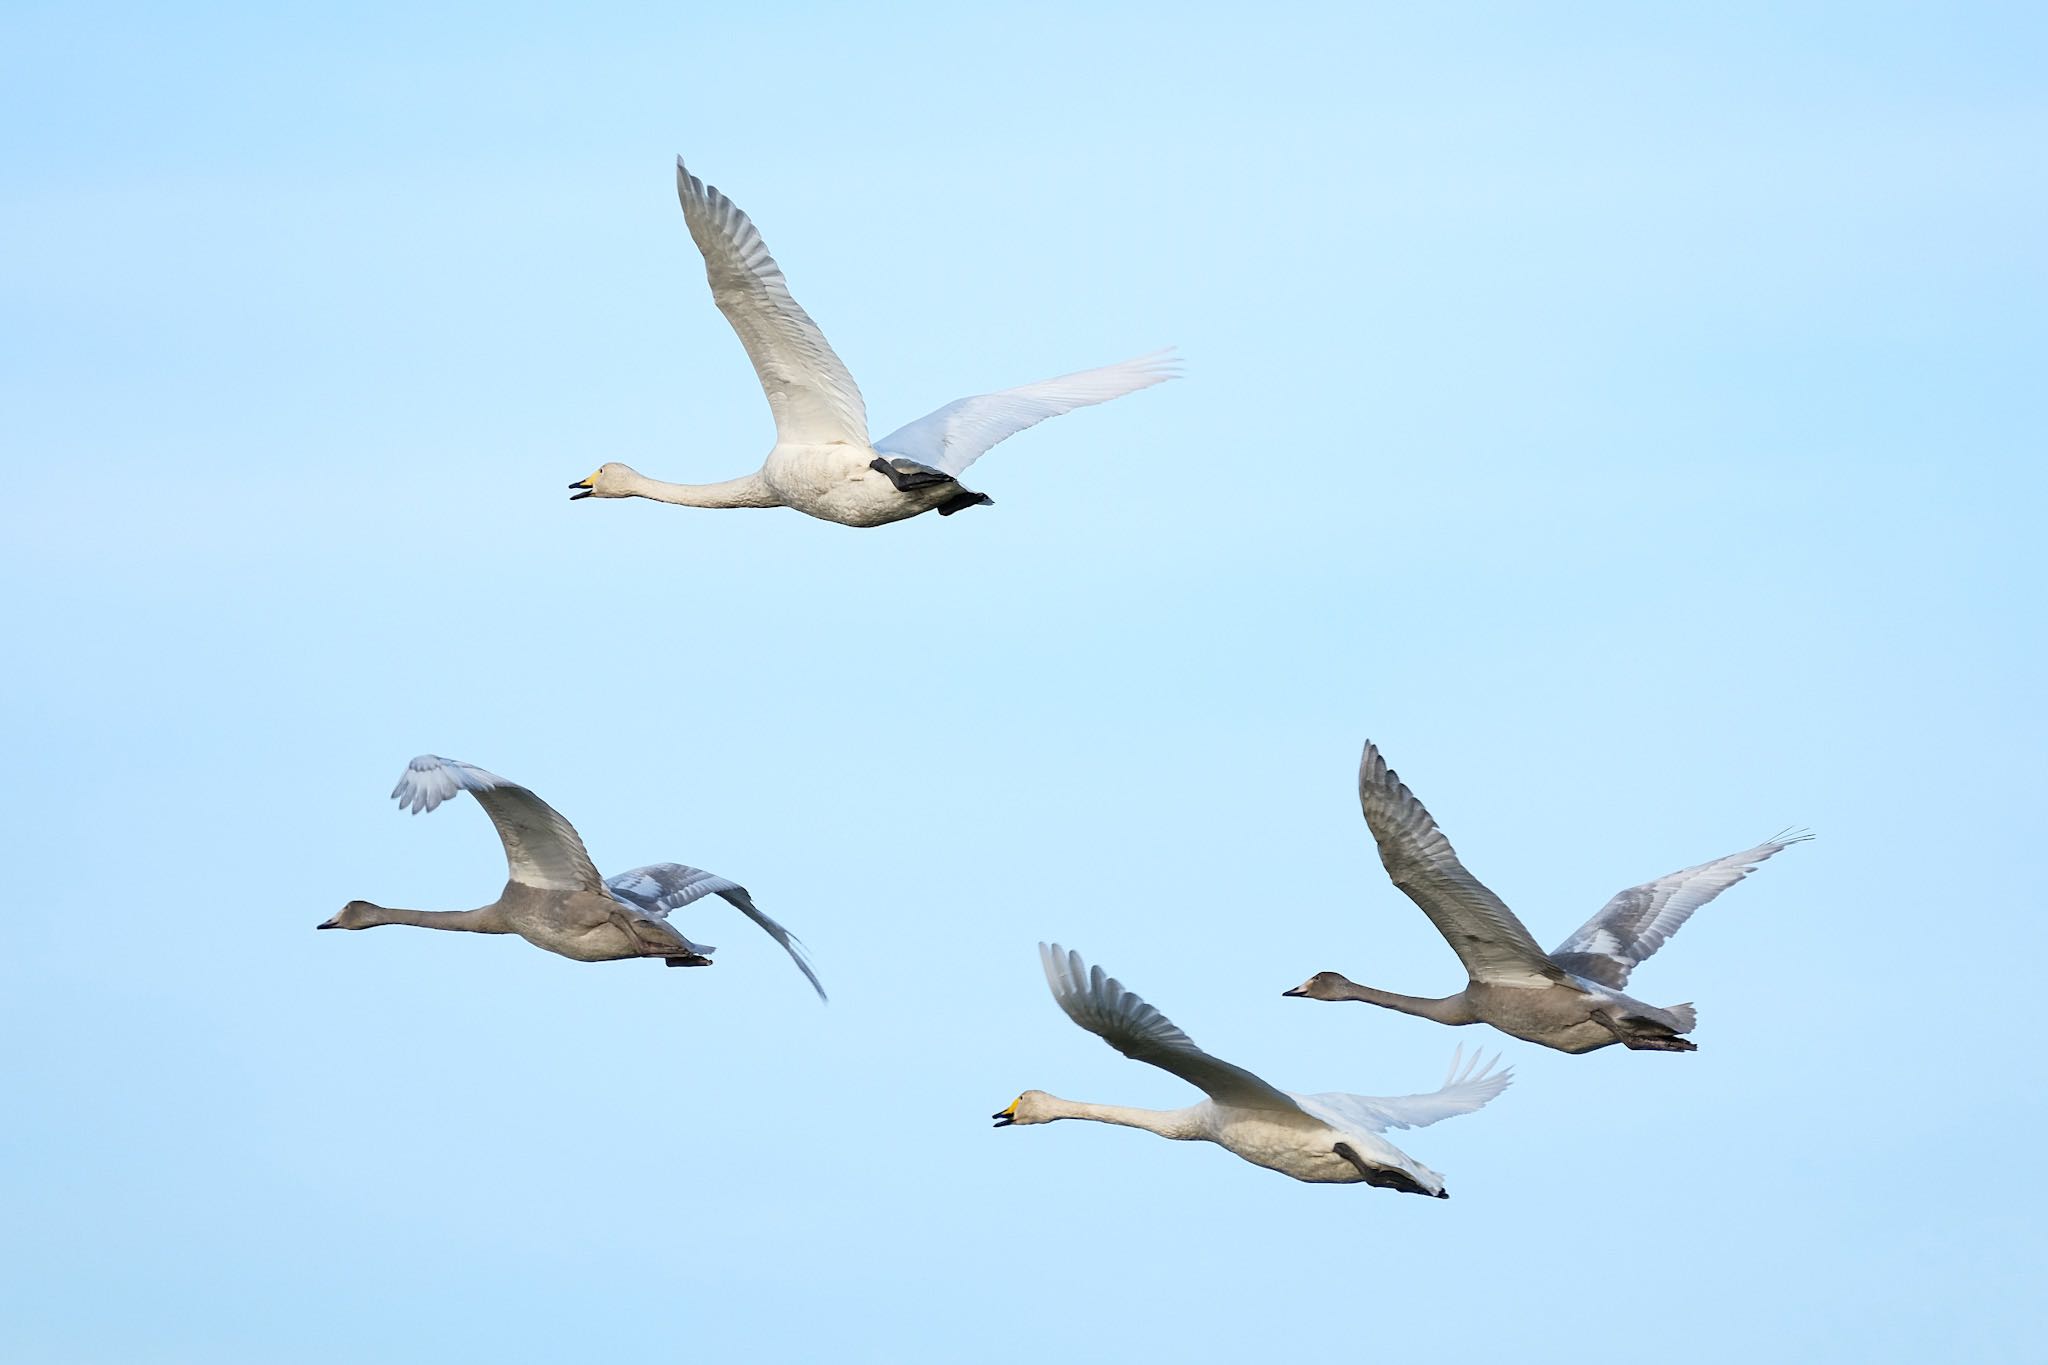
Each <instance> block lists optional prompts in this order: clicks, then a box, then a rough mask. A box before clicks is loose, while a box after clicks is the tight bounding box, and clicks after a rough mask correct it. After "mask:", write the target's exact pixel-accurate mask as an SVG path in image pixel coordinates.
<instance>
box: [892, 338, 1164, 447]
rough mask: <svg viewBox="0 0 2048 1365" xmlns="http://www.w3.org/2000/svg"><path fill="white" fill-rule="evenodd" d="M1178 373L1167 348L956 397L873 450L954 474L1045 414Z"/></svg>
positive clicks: (1088, 403)
mask: <svg viewBox="0 0 2048 1365" xmlns="http://www.w3.org/2000/svg"><path fill="white" fill-rule="evenodd" d="M1179 373H1180V369H1179V363H1178V361H1177V360H1176V358H1175V356H1174V353H1173V351H1172V349H1171V348H1169V349H1167V350H1164V351H1155V352H1153V353H1152V354H1151V355H1144V356H1139V357H1138V358H1137V359H1135V360H1125V361H1121V362H1119V363H1118V364H1115V365H1104V366H1103V367H1102V368H1100V369H1095V370H1082V371H1080V372H1078V373H1076V374H1063V375H1061V376H1060V377H1059V378H1057V379H1041V380H1040V381H1039V382H1037V383H1036V384H1025V385H1023V386H1022V387H1020V388H1015V389H1004V390H1003V391H1002V392H1000V393H983V394H976V395H975V396H974V397H972V398H959V399H955V400H954V401H953V402H951V403H948V404H946V406H944V407H943V408H940V409H939V410H938V411H937V412H931V413H927V414H925V415H924V416H923V417H920V418H918V419H917V420H916V421H915V422H912V423H910V424H909V425H907V426H902V427H898V428H897V429H896V430H895V431H892V432H890V433H889V434H888V435H887V436H884V437H883V438H882V439H881V440H879V441H877V442H875V449H876V450H878V451H881V452H883V453H884V454H889V455H901V456H903V457H904V458H906V459H910V460H915V461H917V462H918V463H919V464H921V465H928V466H930V467H931V468H933V469H936V470H938V471H939V472H940V473H942V474H951V475H953V476H954V477H956V478H957V477H959V475H960V474H961V472H962V471H964V470H965V469H966V468H967V466H969V465H971V464H973V463H974V462H975V461H976V460H978V459H980V458H981V457H982V456H983V455H984V454H986V453H987V452H988V450H989V448H990V447H992V446H994V445H995V444H996V443H997V442H999V441H1002V440H1005V439H1007V438H1008V437H1011V436H1015V435H1016V434H1017V433H1018V432H1020V431H1023V430H1024V429H1025V428H1026V427H1034V426H1037V425H1038V424H1039V423H1040V422H1043V421H1044V420H1045V419H1046V418H1048V417H1058V416H1059V415H1060V414H1061V413H1066V412H1072V411H1073V410H1074V409H1075V408H1085V407H1089V406H1091V405H1093V404H1096V403H1107V402H1108V401H1109V400H1110V399H1112V398H1121V397H1122V396H1123V395H1125V394H1127V393H1135V392H1137V391H1138V390H1139V389H1145V388H1150V387H1151V386H1152V385H1154V384H1161V383H1164V382H1165V381H1167V380H1169V379H1172V378H1173V377H1174V376H1176V375H1178V374H1179Z"/></svg>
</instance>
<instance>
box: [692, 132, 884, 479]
mask: <svg viewBox="0 0 2048 1365" xmlns="http://www.w3.org/2000/svg"><path fill="white" fill-rule="evenodd" d="M676 196H677V197H678V198H679V199H681V200H682V201H683V221H684V222H686V223H688V224H689V226H690V236H691V237H692V238H694V239H695V240H696V243H697V249H698V250H699V251H702V252H703V253H704V273H705V275H706V276H707V277H708V278H709V279H710V281H711V297H712V300H713V301H714V302H715V303H717V304H718V311H719V312H721V313H723V314H725V320H726V321H727V322H730V323H731V324H732V329H733V331H735V332H738V333H739V335H740V344H741V345H742V346H745V347H746V348H747V358H748V359H750V360H752V361H753V362H754V373H755V374H756V375H758V376H760V379H761V388H762V389H763V391H765V392H766V393H767V395H768V407H769V408H770V410H771V411H773V412H774V414H775V435H776V437H777V439H778V440H780V441H782V442H786V443H789V444H794V445H829V444H831V443H832V442H835V441H843V442H846V443H847V444H849V445H854V446H861V447H865V446H866V445H867V443H868V414H867V408H866V406H865V405H864V404H863V403H862V402H861V397H860V388H859V386H858V385H856V384H855V383H854V382H853V376H852V375H851V374H848V373H847V370H846V366H845V364H843V363H842V362H841V361H840V359H839V357H838V355H837V354H835V353H834V352H833V350H832V343H831V342H829V341H827V340H825V334H824V333H823V332H822V331H820V330H819V329H818V324H817V323H815V322H812V321H811V315H810V314H809V313H806V312H805V311H804V310H803V309H802V307H800V306H799V305H798V304H797V301H796V300H795V299H794V298H793V297H791V295H790V292H789V283H788V281H786V280H784V279H783V278H782V268H781V267H780V266H778V265H776V264H775V258H774V257H773V256H770V255H769V254H768V245H767V243H765V242H763V241H762V240H761V234H760V232H758V231H757V230H756V229H755V227H754V224H753V222H752V221H751V220H749V219H748V217H747V215H746V214H744V213H742V212H740V209H739V206H738V205H737V204H735V203H733V202H732V200H730V199H728V198H726V197H725V196H724V195H723V194H720V193H719V192H718V191H717V189H715V188H713V187H712V186H710V185H707V184H705V183H704V182H703V181H701V180H699V179H698V178H697V177H696V176H694V175H691V174H690V172H689V171H688V170H686V169H685V168H684V166H683V159H682V158H681V157H677V158H676Z"/></svg>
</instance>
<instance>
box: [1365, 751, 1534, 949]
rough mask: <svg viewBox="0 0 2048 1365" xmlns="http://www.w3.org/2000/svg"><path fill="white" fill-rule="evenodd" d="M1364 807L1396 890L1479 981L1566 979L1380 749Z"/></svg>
mask: <svg viewBox="0 0 2048 1365" xmlns="http://www.w3.org/2000/svg"><path fill="white" fill-rule="evenodd" d="M1358 803H1359V806H1360V807H1361V809H1363V811H1364V813H1365V822H1366V826H1367V827H1368V828H1369V829H1371V831H1372V836H1373V841H1374V842H1375V843H1377V844H1378V845H1379V850H1380V861H1381V862H1382V863H1383V864H1385V865H1386V869H1387V875H1388V876H1389V877H1391V878H1393V881H1394V885H1396V886H1398V887H1400V888H1401V889H1402V890H1403V891H1405V892H1407V893H1408V897H1409V899H1411V900H1413V901H1414V902H1415V903H1416V905H1418V906H1420V907H1421V909H1422V913H1423V914H1425V915H1428V916H1429V919H1430V922H1431V923H1432V924H1434V925H1436V927H1437V930H1438V932H1440V933H1441V934H1442V935H1443V936H1444V938H1445V939H1446V940H1448V941H1449V943H1450V945H1451V948H1452V949H1453V950H1454V951H1455V952H1456V953H1457V954H1458V957H1459V958H1460V959H1461V960H1462V961H1463V962H1464V964H1465V968H1466V970H1467V971H1469V972H1470V973H1471V974H1472V976H1473V977H1474V978H1475V979H1478V980H1487V981H1499V982H1503V983H1505V982H1511V981H1517V980H1526V981H1528V983H1529V984H1531V985H1548V984H1549V983H1551V982H1553V981H1560V980H1562V979H1563V978H1564V972H1563V971H1562V970H1561V969H1560V968H1559V967H1558V966H1557V965H1556V964H1555V963H1553V962H1552V961H1551V960H1550V959H1549V958H1548V957H1547V956H1545V954H1544V952H1543V949H1542V947H1541V946H1540V945H1538V944H1537V942H1536V940H1535V938H1533V937H1532V936H1531V935H1530V933H1529V931H1528V929H1527V928H1525V927H1524V926H1523V924H1522V921H1520V920H1519V919H1516V918H1515V912H1514V911H1512V910H1510V909H1508V907H1507V906H1506V905H1505V904H1504V903H1503V902H1502V901H1501V898H1500V897H1499V896H1496V895H1494V894H1493V892H1492V891H1490V890H1488V889H1487V887H1486V886H1485V884H1484V883H1482V882H1481V881H1480V880H1479V879H1478V878H1477V877H1475V876H1473V875H1472V874H1471V873H1470V872H1467V871H1466V870H1465V865H1464V864H1463V863H1462V862H1460V861H1458V851H1457V850H1456V849H1454V848H1452V847H1451V841H1450V840H1449V839H1447V838H1445V837H1444V832H1443V831H1442V830H1440V829H1438V828H1437V826H1436V821H1435V819H1433V818H1432V817H1431V816H1430V813H1429V812H1428V811H1427V810H1426V809H1424V808H1423V805H1422V803H1421V802H1420V801H1418V800H1416V799H1415V793H1414V792H1411V791H1409V790H1408V784H1407V783H1405V782H1403V781H1401V779H1400V777H1399V776H1397V775H1396V774H1395V773H1394V771H1393V769H1391V768H1389V767H1388V766H1387V760H1386V759H1385V758H1383V757H1381V756H1380V751H1379V749H1378V747H1377V746H1375V745H1372V744H1367V745H1366V746H1365V753H1364V756H1363V757H1362V758H1361V759H1360V760H1359V764H1358Z"/></svg>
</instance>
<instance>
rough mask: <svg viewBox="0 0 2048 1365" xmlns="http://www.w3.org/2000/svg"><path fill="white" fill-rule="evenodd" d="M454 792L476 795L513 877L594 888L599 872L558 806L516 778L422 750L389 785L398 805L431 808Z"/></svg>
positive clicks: (549, 887) (552, 886)
mask: <svg viewBox="0 0 2048 1365" xmlns="http://www.w3.org/2000/svg"><path fill="white" fill-rule="evenodd" d="M457 792H468V793H469V794H470V795H472V796H474V797H475V798H476V802H477V804H478V805H480V806H482V807H483V808H484V813H485V814H486V815H488V816H490V817H491V823H492V824H493V825H495V826H497V829H498V837H499V838H500V839H502V840H503V841H504V843H505V861H506V862H507V863H508V864H510V866H511V869H512V880H513V881H515V882H523V883H525V884H526V885H528V886H537V887H540V888H541V889H542V890H545V891H597V890H601V889H602V888H603V887H604V878H602V877H600V876H598V875H597V867H596V865H595V864H593V863H592V862H591V861H590V854H589V852H588V851H587V850H585V849H584V847H583V840H582V839H581V838H579V837H578V836H577V834H576V828H575V826H573V825H571V824H570V823H569V822H568V821H567V820H565V819H563V818H562V815H561V812H559V811H557V810H556V809H555V808H554V807H553V806H550V805H549V804H548V803H547V802H545V801H543V800H541V799H540V798H539V797H538V796H535V795H534V794H533V793H532V792H530V791H528V790H527V789H526V788H524V787H522V786H520V785H519V784H518V783H516V782H507V781H506V780H505V779H504V778H502V777H500V776H498V775H497V774H496V773H490V772H485V771H484V770H483V769H482V768H479V767H476V766H475V765H474V764H470V763H460V762H457V761H456V760H455V759H452V758H442V757H441V756H440V755H438V754H421V755H420V756H419V757H418V758H415V759H414V760H413V761H412V762H410V763H408V764H406V765H405V775H404V776H402V777H400V778H399V779H398V785H397V786H396V787H393V788H392V789H391V795H392V798H393V799H394V800H396V801H397V802H398V805H399V808H400V809H401V810H408V811H411V812H412V813H413V814H414V815H418V814H420V813H421V812H422V811H430V810H432V809H434V808H435V807H436V806H438V805H440V804H441V803H442V802H443V801H446V800H448V799H449V798H451V797H453V796H454V795H455V793H457Z"/></svg>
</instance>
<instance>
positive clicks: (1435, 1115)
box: [1294, 1046, 1510, 1133]
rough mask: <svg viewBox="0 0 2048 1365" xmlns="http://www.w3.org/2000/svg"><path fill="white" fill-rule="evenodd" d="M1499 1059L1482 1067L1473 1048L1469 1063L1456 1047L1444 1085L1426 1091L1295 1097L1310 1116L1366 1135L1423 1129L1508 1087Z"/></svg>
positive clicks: (1326, 1094) (1470, 1109) (1475, 1105)
mask: <svg viewBox="0 0 2048 1365" xmlns="http://www.w3.org/2000/svg"><path fill="white" fill-rule="evenodd" d="M1499 1061H1500V1057H1499V1055H1498V1054H1495V1056H1494V1059H1493V1063H1489V1064H1488V1065H1487V1066H1485V1067H1483V1068H1482V1067H1481V1066H1480V1064H1479V1053H1478V1052H1477V1051H1476V1050H1475V1051H1474V1052H1473V1053H1472V1060H1471V1061H1469V1062H1468V1061H1466V1060H1465V1049H1464V1047H1463V1046H1460V1047H1458V1048H1457V1049H1456V1050H1455V1051H1453V1052H1452V1053H1451V1068H1450V1070H1449V1071H1447V1072H1445V1073H1444V1083H1443V1085H1442V1086H1440V1087H1439V1088H1437V1089H1435V1090H1432V1091H1430V1092H1428V1093H1427V1094H1423V1095H1400V1096H1396V1097H1394V1098H1390V1099H1378V1098H1374V1097H1373V1096H1370V1095H1347V1094H1344V1093H1343V1092H1341V1091H1330V1092H1325V1093H1323V1094H1320V1095H1296V1096H1295V1097H1294V1098H1295V1099H1296V1100H1298V1101H1299V1102H1300V1104H1301V1107H1302V1108H1304V1109H1306V1110H1308V1111H1309V1112H1310V1113H1311V1114H1315V1115H1316V1116H1317V1117H1319V1118H1322V1119H1324V1120H1325V1121H1327V1122H1330V1123H1333V1124H1335V1125H1337V1126H1338V1127H1345V1126H1350V1127H1354V1128H1363V1129H1364V1130H1365V1131H1366V1132H1368V1133H1384V1132H1386V1131H1387V1129H1389V1128H1427V1127H1429V1125H1430V1124H1432V1123H1438V1122H1441V1121H1442V1120H1444V1119H1449V1118H1456V1117H1457V1116H1458V1115H1460V1114H1469V1113H1471V1112H1473V1111H1474V1110H1475V1109H1478V1108H1480V1107H1481V1106H1483V1105H1484V1104H1485V1103H1486V1102H1487V1101H1488V1100H1490V1099H1492V1098H1493V1097H1494V1096H1495V1095H1498V1094H1499V1093H1500V1092H1501V1091H1503V1090H1505V1089H1507V1088H1508V1081H1509V1079H1510V1077H1509V1075H1508V1073H1507V1072H1505V1071H1495V1070H1493V1064H1494V1063H1498V1062H1499Z"/></svg>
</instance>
